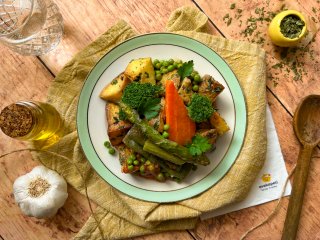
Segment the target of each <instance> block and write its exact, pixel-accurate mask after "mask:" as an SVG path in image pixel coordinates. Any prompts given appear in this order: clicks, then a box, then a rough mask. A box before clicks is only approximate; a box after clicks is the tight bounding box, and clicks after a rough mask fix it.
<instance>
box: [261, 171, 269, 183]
mask: <svg viewBox="0 0 320 240" xmlns="http://www.w3.org/2000/svg"><path fill="white" fill-rule="evenodd" d="M261 180H262V181H263V182H265V183H268V182H270V181H271V174H270V173H265V174H263V175H262V177H261Z"/></svg>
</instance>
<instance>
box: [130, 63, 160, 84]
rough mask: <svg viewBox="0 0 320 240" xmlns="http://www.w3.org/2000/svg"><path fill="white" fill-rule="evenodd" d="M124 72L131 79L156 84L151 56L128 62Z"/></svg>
mask: <svg viewBox="0 0 320 240" xmlns="http://www.w3.org/2000/svg"><path fill="white" fill-rule="evenodd" d="M124 74H125V75H126V76H127V77H128V78H129V79H130V80H131V81H139V82H140V83H151V84H156V80H155V72H154V68H153V64H152V61H151V58H150V57H149V58H139V59H136V60H132V61H131V62H130V63H129V64H128V66H127V68H126V70H125V71H124Z"/></svg>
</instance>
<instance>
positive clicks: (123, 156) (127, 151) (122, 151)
mask: <svg viewBox="0 0 320 240" xmlns="http://www.w3.org/2000/svg"><path fill="white" fill-rule="evenodd" d="M116 149H117V150H118V152H119V160H120V164H121V165H122V164H123V163H124V162H125V161H126V160H127V159H128V158H129V157H130V156H131V155H132V154H133V150H132V149H131V148H129V147H127V146H126V145H125V144H123V143H121V144H119V145H118V146H116Z"/></svg>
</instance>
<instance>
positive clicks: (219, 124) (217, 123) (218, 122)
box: [210, 111, 230, 135]
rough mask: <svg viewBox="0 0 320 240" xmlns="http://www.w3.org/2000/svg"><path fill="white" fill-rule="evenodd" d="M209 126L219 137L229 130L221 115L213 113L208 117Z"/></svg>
mask: <svg viewBox="0 0 320 240" xmlns="http://www.w3.org/2000/svg"><path fill="white" fill-rule="evenodd" d="M210 124H211V126H212V127H214V128H215V129H216V130H217V133H218V134H219V135H223V134H224V133H226V132H228V131H229V130H230V128H229V126H228V124H227V122H226V121H225V120H224V119H223V118H222V117H221V115H220V114H219V113H218V112H217V111H215V112H214V113H213V114H212V116H211V117H210Z"/></svg>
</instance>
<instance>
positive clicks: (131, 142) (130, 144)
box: [123, 136, 188, 181]
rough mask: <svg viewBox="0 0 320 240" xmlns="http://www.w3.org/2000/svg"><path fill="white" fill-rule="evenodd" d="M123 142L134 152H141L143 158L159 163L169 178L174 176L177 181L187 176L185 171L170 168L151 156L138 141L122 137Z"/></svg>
mask: <svg viewBox="0 0 320 240" xmlns="http://www.w3.org/2000/svg"><path fill="white" fill-rule="evenodd" d="M123 142H124V144H126V145H127V146H128V147H129V148H131V149H133V150H134V151H135V152H137V153H139V154H141V155H142V156H144V157H145V158H147V159H149V160H150V161H151V162H153V163H156V162H157V163H159V165H160V166H161V167H162V169H163V170H164V171H166V172H167V173H168V174H169V175H170V177H171V178H175V179H176V180H178V181H181V180H182V179H183V178H185V177H186V176H187V173H188V172H186V171H181V172H177V171H175V170H172V169H171V168H169V167H167V166H166V164H165V163H164V162H163V161H161V160H160V159H158V158H157V157H155V156H153V155H152V154H150V153H147V152H145V151H144V150H143V149H142V146H141V145H139V144H138V143H136V142H135V141H134V140H131V139H130V137H127V136H126V137H125V138H124V139H123Z"/></svg>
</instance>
